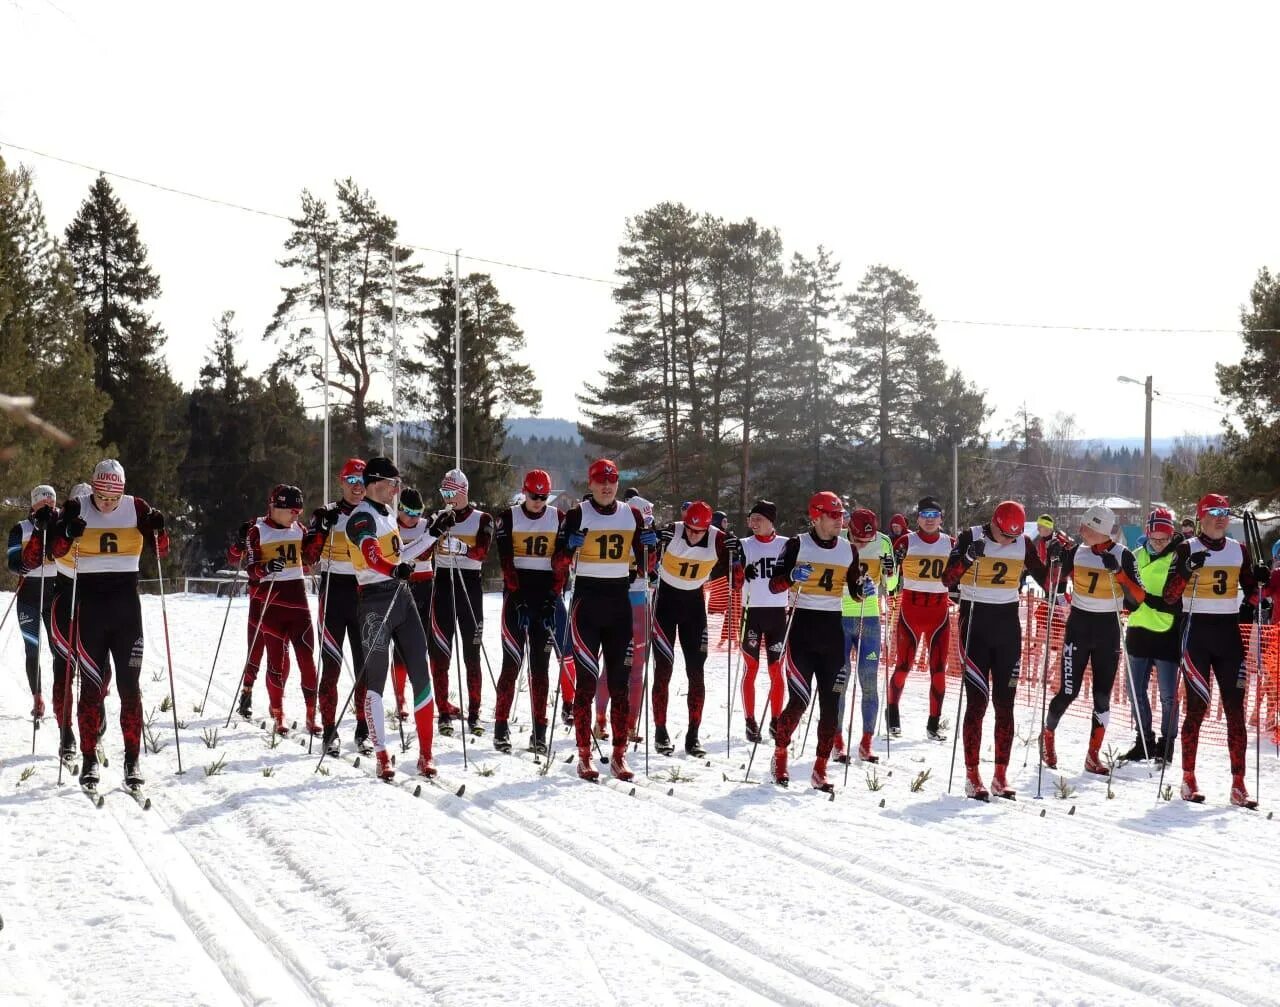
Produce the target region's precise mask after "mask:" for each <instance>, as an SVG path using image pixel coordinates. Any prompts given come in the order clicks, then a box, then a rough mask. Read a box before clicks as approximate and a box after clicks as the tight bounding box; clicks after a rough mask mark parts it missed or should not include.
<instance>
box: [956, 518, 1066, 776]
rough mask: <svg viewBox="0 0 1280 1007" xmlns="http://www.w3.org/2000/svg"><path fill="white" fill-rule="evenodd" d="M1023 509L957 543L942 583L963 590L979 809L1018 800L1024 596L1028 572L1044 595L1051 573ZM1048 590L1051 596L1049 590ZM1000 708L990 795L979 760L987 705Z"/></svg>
mask: <svg viewBox="0 0 1280 1007" xmlns="http://www.w3.org/2000/svg"><path fill="white" fill-rule="evenodd" d="M1026 521H1027V514H1026V511H1024V510H1023V508H1022V504H1020V503H1017V502H1015V501H1013V500H1004V501H1002V502H1001V503H1000V504H999V505H998V506H997V507H996V509H995V512H994V513H993V514H992V515H991V520H990V521H989V522H987V523H986V524H985V525H975V526H974V527H972V528H966V529H965V530H964V531H962V532H961V533H960V534H959V535H958V536H957V537H956V544H955V547H954V548H953V549H952V550H951V556H950V557H949V559H948V561H947V568H946V572H945V573H944V574H943V575H942V582H943V584H944V585H945V586H946V587H947V589H948V590H950V589H953V588H955V587H957V586H958V587H959V588H960V626H959V631H960V656H961V659H962V660H963V661H964V689H965V700H966V703H967V705H966V709H965V711H964V724H963V734H964V764H965V793H966V794H967V795H968V796H969V797H972V798H974V799H975V800H979V801H986V800H989V799H990V797H991V794H992V793H995V794H996V795H997V796H998V797H1007V798H1013V797H1014V796H1015V795H1016V791H1015V790H1014V789H1013V788H1012V787H1010V786H1009V784H1008V779H1007V774H1008V769H1009V753H1010V751H1011V750H1012V748H1013V703H1014V700H1015V699H1016V698H1017V694H1018V675H1019V673H1020V672H1021V666H1022V626H1021V624H1020V623H1019V621H1018V607H1019V606H1018V588H1019V586H1020V585H1021V583H1022V574H1023V571H1024V570H1025V571H1026V572H1028V573H1030V574H1031V576H1032V577H1033V578H1034V579H1035V581H1036V583H1038V584H1039V585H1040V586H1041V587H1042V588H1043V587H1046V585H1045V581H1046V580H1047V579H1048V576H1049V568H1048V566H1047V565H1046V564H1044V563H1043V562H1041V560H1040V556H1039V554H1038V553H1037V552H1036V547H1035V545H1034V544H1033V543H1032V541H1031V539H1029V538H1028V537H1027V536H1026V534H1025V532H1024V528H1025V527H1026ZM1046 589H1047V588H1046ZM988 702H992V704H993V705H994V706H995V720H996V725H995V771H994V772H993V773H992V774H991V790H987V788H986V786H985V784H983V782H982V774H981V772H980V771H979V769H978V756H979V752H980V751H981V748H982V723H983V720H984V719H985V718H986V714H987V704H988Z"/></svg>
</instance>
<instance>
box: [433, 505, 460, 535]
mask: <svg viewBox="0 0 1280 1007" xmlns="http://www.w3.org/2000/svg"><path fill="white" fill-rule="evenodd" d="M457 522H458V518H457V515H455V514H454V513H453V508H452V507H446V508H445V509H444V510H442V511H441V512H440V513H439V514H437V515H436V516H435V517H433V518H432V519H431V524H430V525H428V526H427V530H428V531H430V532H431V534H432V535H434V536H435V537H436V538H440V537H441V536H442V535H444V533H445V532H447V531H448V530H449V529H450V528H452V527H453V526H454V525H455V524H457Z"/></svg>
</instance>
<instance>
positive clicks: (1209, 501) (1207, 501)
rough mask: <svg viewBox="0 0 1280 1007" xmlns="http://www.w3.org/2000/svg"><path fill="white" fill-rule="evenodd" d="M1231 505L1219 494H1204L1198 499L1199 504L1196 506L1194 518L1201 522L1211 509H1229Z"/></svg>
mask: <svg viewBox="0 0 1280 1007" xmlns="http://www.w3.org/2000/svg"><path fill="white" fill-rule="evenodd" d="M1230 506H1231V504H1230V502H1229V501H1228V500H1227V498H1226V497H1225V496H1224V495H1223V494H1221V493H1206V494H1205V495H1204V496H1202V497H1201V498H1200V502H1199V503H1198V504H1196V517H1198V518H1199V519H1200V520H1201V521H1203V520H1204V518H1205V515H1206V514H1208V513H1209V509H1210V508H1211V507H1230Z"/></svg>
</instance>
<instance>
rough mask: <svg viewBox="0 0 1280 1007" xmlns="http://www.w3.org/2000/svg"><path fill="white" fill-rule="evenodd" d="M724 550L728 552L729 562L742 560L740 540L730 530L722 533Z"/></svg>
mask: <svg viewBox="0 0 1280 1007" xmlns="http://www.w3.org/2000/svg"><path fill="white" fill-rule="evenodd" d="M724 551H725V552H727V553H728V554H729V562H731V563H740V562H742V542H741V540H740V539H739V538H738V536H737V535H735V534H734V533H733V532H731V531H727V532H725V533H724Z"/></svg>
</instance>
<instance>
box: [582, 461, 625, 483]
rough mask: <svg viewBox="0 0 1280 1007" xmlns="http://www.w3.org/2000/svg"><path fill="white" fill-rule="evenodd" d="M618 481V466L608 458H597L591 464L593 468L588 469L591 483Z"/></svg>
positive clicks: (588, 479)
mask: <svg viewBox="0 0 1280 1007" xmlns="http://www.w3.org/2000/svg"><path fill="white" fill-rule="evenodd" d="M617 481H618V466H617V465H615V464H613V462H611V461H610V460H609V459H608V458H597V459H596V460H595V461H593V462H592V463H591V467H590V468H589V469H587V482H589V483H616V482H617Z"/></svg>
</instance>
